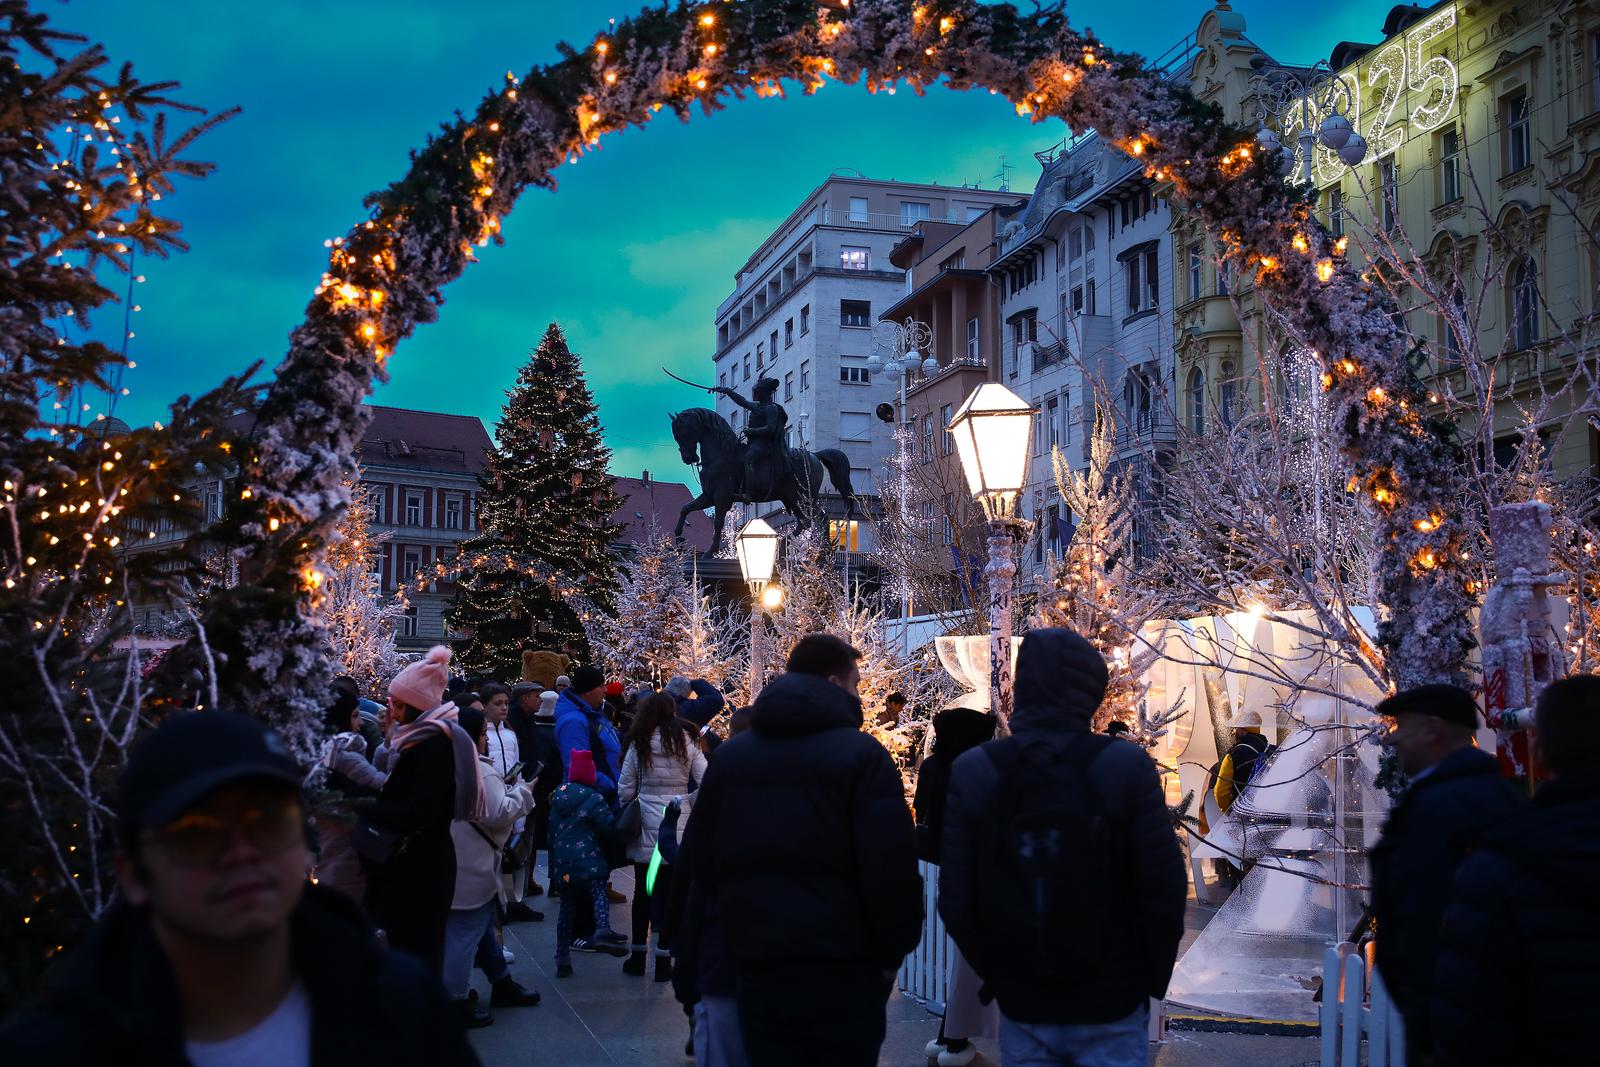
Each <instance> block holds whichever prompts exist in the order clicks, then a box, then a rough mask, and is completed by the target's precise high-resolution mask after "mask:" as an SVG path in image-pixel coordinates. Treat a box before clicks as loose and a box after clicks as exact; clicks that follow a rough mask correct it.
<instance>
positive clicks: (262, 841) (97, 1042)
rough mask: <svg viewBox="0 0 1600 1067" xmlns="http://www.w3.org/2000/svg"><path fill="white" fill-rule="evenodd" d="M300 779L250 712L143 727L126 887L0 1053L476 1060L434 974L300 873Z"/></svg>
mask: <svg viewBox="0 0 1600 1067" xmlns="http://www.w3.org/2000/svg"><path fill="white" fill-rule="evenodd" d="M301 779H302V774H301V770H300V767H299V766H298V764H296V762H295V760H294V759H293V758H292V757H291V756H290V754H289V750H288V747H287V746H286V745H285V744H284V742H283V740H282V739H281V738H280V737H279V736H278V735H277V734H275V733H273V732H272V731H270V730H268V729H267V728H266V727H265V726H263V725H262V724H261V723H259V722H257V721H256V720H254V719H252V718H249V717H248V716H245V715H240V714H236V713H233V712H228V711H200V712H187V713H183V714H179V715H176V716H174V717H172V718H170V719H168V720H167V721H166V722H165V723H163V724H162V725H161V726H160V727H158V728H157V729H156V730H155V731H153V732H152V733H151V734H149V735H148V736H147V737H146V738H144V739H143V741H141V742H140V743H139V744H138V745H137V746H136V747H135V749H134V752H133V756H132V758H131V759H130V760H129V762H128V766H127V769H126V771H125V772H124V774H123V777H122V782H121V790H120V798H119V801H118V805H117V836H118V849H119V851H118V855H117V860H116V871H117V880H118V882H119V884H120V886H121V889H122V893H121V895H120V897H119V899H118V900H117V902H116V903H115V904H113V905H112V907H111V908H110V910H109V911H108V912H107V913H106V914H105V915H104V916H103V917H102V918H101V920H100V922H99V923H97V924H96V925H95V927H94V929H93V931H92V932H91V933H90V935H89V937H88V939H87V940H86V941H85V943H84V944H83V945H82V946H80V947H79V948H78V949H77V950H76V951H75V952H74V953H73V954H72V956H71V958H70V959H68V960H67V961H66V962H65V963H64V964H63V965H62V966H61V967H60V968H58V969H57V970H56V971H54V972H52V973H51V975H50V976H49V977H48V978H47V980H46V986H45V988H44V990H43V991H42V992H41V993H40V995H39V997H38V999H37V1000H36V1002H35V1003H34V1004H33V1005H32V1006H31V1008H30V1009H29V1010H27V1011H25V1012H24V1013H23V1014H21V1015H19V1016H17V1017H16V1018H15V1019H13V1020H12V1021H11V1023H10V1024H8V1025H7V1026H6V1027H5V1028H4V1029H3V1030H0V1063H6V1064H17V1065H19V1067H20V1065H22V1064H79V1063H104V1064H109V1063H123V1062H138V1063H143V1064H193V1065H196V1067H205V1065H209V1064H215V1063H228V1064H262V1065H266V1064H312V1063H319V1064H320V1063H382V1064H384V1067H411V1065H416V1067H422V1065H425V1064H428V1065H432V1064H476V1063H477V1062H478V1060H477V1057H476V1056H475V1055H474V1054H473V1052H472V1050H471V1048H470V1047H469V1046H468V1045H467V1043H466V1039H465V1037H464V1036H463V1033H462V1029H461V1027H460V1025H459V1023H458V1022H457V1021H456V1018H455V1016H454V1014H453V1013H452V1012H451V1011H450V1006H449V1002H448V1000H447V998H446V997H445V995H444V990H443V988H442V987H441V985H440V983H439V977H438V975H437V974H435V973H432V972H430V971H428V970H427V969H426V968H425V967H424V966H423V965H422V964H421V963H419V962H418V961H417V960H415V959H412V958H411V957H408V956H404V955H401V954H398V953H393V952H386V951H384V949H383V948H382V946H381V945H380V944H379V943H378V941H377V939H376V938H375V937H374V936H373V932H372V929H371V927H370V926H368V925H367V923H366V921H365V919H364V918H363V916H362V915H361V912H360V910H359V909H358V908H357V907H356V906H355V905H354V904H352V903H351V902H349V901H348V900H346V899H345V898H344V897H342V896H341V895H340V894H338V893H335V892H333V891H332V890H329V889H325V888H323V887H321V886H317V885H312V884H309V883H308V881H307V879H306V872H307V870H308V869H309V867H310V865H311V854H310V849H309V847H308V842H307V840H306V809H305V803H304V800H303V798H302V796H301V791H300V782H301ZM353 1006H358V1009H357V1010H352V1009H353Z"/></svg>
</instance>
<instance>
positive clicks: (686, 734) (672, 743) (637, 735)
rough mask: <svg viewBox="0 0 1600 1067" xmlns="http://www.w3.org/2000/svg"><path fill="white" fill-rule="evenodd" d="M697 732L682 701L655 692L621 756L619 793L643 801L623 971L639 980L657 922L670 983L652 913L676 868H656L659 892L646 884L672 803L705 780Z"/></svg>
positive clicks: (632, 854) (660, 977)
mask: <svg viewBox="0 0 1600 1067" xmlns="http://www.w3.org/2000/svg"><path fill="white" fill-rule="evenodd" d="M696 732H697V731H696V730H695V729H694V727H693V725H692V724H690V723H688V722H685V721H684V720H683V719H680V718H679V717H678V704H677V701H675V700H673V699H672V698H671V697H670V696H667V695H666V694H665V693H652V694H651V695H649V696H647V697H645V698H644V699H643V700H641V701H639V705H638V709H637V710H636V711H635V713H634V719H633V727H632V729H630V730H629V731H628V737H627V741H626V742H625V748H626V750H627V754H626V755H624V756H623V758H622V772H621V773H622V781H621V782H620V783H619V785H618V789H617V799H618V800H619V801H620V802H621V803H623V804H627V803H628V802H629V801H631V800H633V799H634V798H638V800H639V836H638V837H637V838H636V839H635V840H634V841H633V843H632V844H630V845H629V846H628V858H629V859H631V860H633V944H632V951H631V952H630V953H629V955H628V958H627V959H626V960H624V961H623V964H622V970H623V971H624V973H626V974H631V975H636V976H642V975H643V974H644V971H645V958H646V953H647V951H648V949H649V935H650V927H651V925H652V919H653V920H654V923H653V925H654V926H655V928H656V950H655V957H656V966H655V978H656V981H658V982H666V981H669V980H671V978H672V956H671V951H670V948H669V946H668V945H666V944H665V943H663V941H662V937H661V917H660V915H659V914H657V915H652V911H653V910H659V908H658V907H657V904H658V902H664V901H665V900H666V894H667V888H666V887H667V885H668V884H669V883H670V881H671V867H670V865H668V864H662V865H661V866H660V867H659V868H658V869H657V871H656V880H655V886H654V889H655V892H654V893H651V892H650V890H649V887H648V885H647V883H648V881H649V874H650V856H651V853H653V852H654V851H655V848H656V839H657V836H658V835H659V834H660V832H661V820H662V817H663V816H664V815H665V814H666V810H667V805H668V804H670V803H672V801H673V800H674V799H676V798H680V797H686V796H687V795H688V794H690V793H691V792H693V790H695V789H697V788H699V784H700V781H701V780H702V779H703V778H704V777H705V774H706V757H705V755H704V753H702V752H701V751H700V745H699V744H698V743H697V739H696V736H695V735H696ZM683 808H684V812H685V817H684V818H683V819H680V820H679V825H678V829H677V831H676V832H677V833H678V834H680V835H681V834H682V830H683V826H684V824H685V823H687V821H688V820H687V810H688V804H687V802H685V803H684V804H683Z"/></svg>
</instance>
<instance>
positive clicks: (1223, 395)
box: [1217, 359, 1238, 429]
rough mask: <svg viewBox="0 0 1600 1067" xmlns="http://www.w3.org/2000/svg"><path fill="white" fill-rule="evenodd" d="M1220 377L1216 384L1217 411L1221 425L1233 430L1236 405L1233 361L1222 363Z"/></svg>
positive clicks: (1236, 395) (1236, 394)
mask: <svg viewBox="0 0 1600 1067" xmlns="http://www.w3.org/2000/svg"><path fill="white" fill-rule="evenodd" d="M1221 371H1222V377H1221V379H1219V381H1218V382H1217V410H1218V414H1219V415H1220V416H1221V417H1222V425H1224V426H1226V427H1228V428H1229V429H1232V428H1233V414H1234V408H1235V407H1236V406H1237V404H1238V382H1237V380H1236V379H1235V378H1234V372H1233V361H1232V360H1227V359H1225V360H1223V361H1222V368H1221Z"/></svg>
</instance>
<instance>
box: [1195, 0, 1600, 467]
mask: <svg viewBox="0 0 1600 1067" xmlns="http://www.w3.org/2000/svg"><path fill="white" fill-rule="evenodd" d="M1244 30H1245V25H1244V18H1243V17H1242V16H1241V15H1240V14H1239V13H1238V12H1236V11H1233V10H1231V8H1230V7H1229V5H1228V4H1227V3H1226V2H1223V3H1219V4H1218V5H1217V7H1216V9H1215V10H1213V11H1210V12H1208V13H1207V14H1206V15H1205V17H1204V18H1203V19H1202V20H1201V22H1200V26H1199V29H1198V30H1197V32H1196V45H1197V48H1198V51H1197V54H1196V58H1195V59H1194V61H1193V64H1192V66H1191V67H1190V73H1189V80H1190V84H1191V87H1192V89H1193V91H1194V92H1195V94H1196V95H1197V96H1199V97H1200V99H1202V100H1205V101H1209V102H1214V103H1216V104H1217V105H1218V106H1219V107H1220V108H1221V109H1222V111H1223V113H1224V115H1225V116H1226V117H1227V118H1228V119H1229V120H1231V121H1233V122H1237V123H1239V124H1241V125H1245V126H1247V127H1250V128H1256V127H1258V126H1262V125H1263V121H1262V119H1263V115H1264V116H1265V120H1266V121H1265V126H1266V127H1268V128H1270V129H1272V130H1273V131H1274V133H1275V134H1276V135H1277V136H1278V138H1279V140H1281V142H1282V143H1283V144H1284V145H1286V146H1288V147H1287V148H1286V149H1285V150H1284V151H1285V152H1289V151H1293V153H1294V157H1295V159H1294V170H1295V173H1296V175H1297V177H1298V176H1299V175H1300V174H1302V173H1303V171H1304V170H1305V169H1309V171H1310V182H1309V193H1310V195H1311V196H1312V197H1313V198H1314V203H1315V205H1316V210H1317V214H1318V216H1319V217H1320V218H1321V219H1322V221H1323V222H1324V223H1325V224H1326V225H1328V226H1329V227H1330V228H1331V229H1333V230H1334V231H1335V232H1340V233H1344V234H1345V235H1347V236H1348V237H1349V255H1350V256H1351V258H1352V259H1353V260H1354V261H1356V262H1365V263H1367V264H1368V265H1369V269H1371V270H1373V272H1374V276H1375V277H1376V278H1378V279H1379V280H1386V282H1387V284H1388V285H1389V286H1390V288H1391V291H1393V292H1395V293H1396V295H1397V297H1398V298H1399V301H1400V303H1401V305H1402V306H1403V307H1404V308H1405V309H1406V324H1407V326H1408V328H1409V330H1410V331H1411V333H1412V335H1413V337H1414V338H1415V340H1416V342H1417V344H1418V350H1417V353H1416V356H1415V357H1414V360H1413V362H1414V365H1415V366H1416V367H1417V370H1418V372H1419V373H1421V374H1423V375H1424V376H1428V377H1430V379H1431V380H1432V382H1433V383H1434V388H1435V391H1436V394H1439V395H1441V402H1442V403H1447V404H1449V403H1450V398H1452V397H1453V398H1454V399H1455V401H1457V403H1454V404H1450V407H1451V411H1452V413H1453V414H1455V415H1456V416H1457V418H1458V419H1460V420H1461V421H1462V424H1463V429H1464V431H1465V432H1467V433H1468V434H1474V433H1478V430H1476V429H1474V424H1475V423H1477V422H1478V421H1480V420H1477V419H1475V418H1474V417H1473V416H1472V414H1471V412H1472V411H1473V410H1474V405H1473V401H1472V392H1473V390H1472V386H1471V383H1470V381H1469V375H1468V373H1467V370H1466V369H1465V368H1466V367H1468V366H1469V365H1472V364H1474V363H1476V365H1477V366H1478V367H1480V368H1483V369H1485V370H1486V371H1487V373H1488V375H1489V377H1490V378H1492V379H1493V381H1494V382H1495V389H1494V398H1495V399H1494V411H1495V415H1494V426H1493V427H1491V428H1487V429H1485V430H1483V432H1481V433H1479V434H1478V444H1479V447H1480V448H1481V449H1482V450H1483V452H1485V453H1486V452H1487V450H1488V449H1489V448H1490V447H1493V449H1494V451H1495V452H1496V453H1501V454H1506V453H1507V452H1508V449H1509V446H1511V445H1512V444H1513V443H1514V442H1515V441H1516V440H1517V439H1518V438H1517V434H1516V431H1517V430H1518V429H1519V428H1520V427H1521V426H1523V425H1524V424H1526V423H1530V422H1531V423H1532V424H1534V425H1535V426H1537V428H1538V430H1539V433H1540V436H1541V437H1542V438H1543V439H1544V440H1545V441H1546V443H1547V445H1548V446H1549V449H1550V452H1551V457H1550V459H1551V462H1552V464H1553V467H1554V471H1555V473H1556V475H1557V476H1558V477H1571V476H1575V475H1581V474H1593V473H1594V472H1595V471H1596V469H1597V466H1600V434H1597V433H1596V432H1595V430H1594V429H1592V428H1591V426H1592V425H1600V423H1594V424H1591V423H1590V422H1588V421H1586V420H1583V419H1575V418H1574V417H1573V416H1574V414H1575V413H1580V414H1581V413H1583V409H1584V408H1585V406H1586V405H1587V404H1588V401H1589V390H1588V388H1587V387H1586V386H1583V385H1581V384H1577V385H1574V384H1572V383H1573V382H1574V379H1575V378H1576V377H1577V376H1576V375H1575V372H1574V368H1575V367H1576V366H1577V365H1578V364H1579V362H1580V361H1586V362H1588V363H1591V364H1592V363H1593V360H1594V356H1595V353H1596V348H1597V340H1600V331H1597V330H1596V322H1597V321H1600V318H1597V312H1600V300H1597V292H1600V242H1597V240H1596V234H1597V232H1600V2H1596V0H1520V2H1513V0H1499V2H1472V0H1466V2H1453V0H1452V2H1446V3H1439V4H1434V5H1432V6H1428V7H1421V6H1415V5H1402V6H1398V7H1395V8H1393V9H1392V10H1390V12H1389V13H1388V17H1387V18H1386V19H1385V20H1384V22H1383V25H1382V35H1383V37H1382V40H1381V41H1379V42H1378V43H1376V44H1371V45H1368V44H1354V43H1350V42H1344V43H1340V44H1338V45H1337V46H1335V47H1333V48H1332V49H1331V50H1330V53H1329V55H1328V57H1327V58H1326V60H1324V61H1323V62H1324V64H1325V68H1324V70H1323V71H1321V72H1320V73H1323V74H1325V75H1326V77H1327V78H1328V79H1329V81H1328V82H1325V83H1324V85H1325V89H1324V90H1323V91H1322V92H1321V93H1318V94H1313V96H1316V97H1320V98H1321V99H1320V100H1319V101H1318V102H1316V103H1313V104H1312V105H1311V106H1309V107H1304V108H1303V107H1302V106H1301V105H1300V104H1299V103H1298V102H1297V100H1298V96H1299V94H1295V93H1290V94H1288V95H1289V99H1288V101H1287V102H1286V101H1285V100H1283V99H1282V98H1281V95H1280V97H1279V98H1274V95H1273V90H1274V87H1278V86H1284V85H1286V84H1287V83H1288V82H1289V80H1290V79H1297V80H1299V81H1301V82H1305V81H1308V80H1315V76H1316V74H1317V73H1319V72H1317V71H1313V70H1312V68H1311V67H1309V66H1301V67H1297V66H1293V65H1283V64H1280V63H1279V61H1277V60H1275V59H1274V58H1273V57H1270V56H1267V55H1266V54H1265V53H1264V52H1262V51H1261V49H1260V48H1258V47H1257V46H1256V45H1255V44H1254V43H1252V42H1251V41H1250V40H1249V39H1248V38H1247V37H1246V36H1245V33H1244ZM1291 88H1292V86H1291ZM1329 95H1331V96H1332V97H1333V98H1335V99H1336V100H1337V101H1338V108H1337V110H1341V111H1343V112H1344V113H1345V114H1346V116H1347V117H1348V119H1349V121H1350V123H1351V125H1352V126H1353V128H1354V130H1355V131H1356V132H1357V133H1358V134H1359V135H1360V138H1363V139H1364V140H1365V142H1366V150H1365V153H1364V157H1362V158H1360V161H1359V162H1357V163H1356V164H1355V165H1354V166H1350V165H1346V163H1345V162H1343V161H1342V160H1341V159H1340V158H1339V156H1338V154H1336V153H1335V152H1334V151H1332V150H1330V149H1328V148H1325V147H1323V146H1322V145H1321V144H1317V145H1316V146H1315V147H1314V149H1313V151H1312V159H1311V163H1310V166H1309V168H1305V166H1304V163H1305V161H1304V159H1303V155H1302V152H1303V149H1302V148H1301V147H1299V145H1300V144H1301V142H1300V137H1301V134H1302V131H1303V130H1304V129H1306V128H1307V120H1308V119H1309V125H1310V127H1311V128H1313V129H1320V128H1321V124H1322V122H1323V120H1324V119H1325V118H1326V116H1327V114H1328V113H1329V109H1328V107H1327V106H1326V103H1327V101H1326V98H1327V97H1328V96H1329ZM1268 147H1269V148H1270V147H1271V146H1270V142H1269V144H1268ZM1172 229H1173V233H1174V240H1173V243H1172V247H1173V258H1174V261H1175V262H1174V264H1173V274H1172V276H1173V278H1174V279H1175V289H1176V293H1175V302H1176V310H1175V322H1174V349H1175V351H1176V354H1177V365H1176V368H1175V382H1174V392H1175V393H1176V403H1175V407H1176V408H1177V410H1178V412H1179V417H1180V418H1181V419H1183V420H1184V424H1185V425H1186V426H1188V427H1190V428H1192V429H1196V430H1201V431H1204V430H1205V429H1207V428H1209V427H1211V426H1212V425H1213V420H1216V419H1226V418H1229V417H1231V413H1232V411H1233V410H1235V405H1239V404H1255V403H1260V402H1261V400H1262V393H1263V391H1264V390H1265V389H1269V388H1281V387H1284V380H1283V375H1284V367H1285V366H1286V363H1285V360H1286V357H1287V355H1288V353H1289V352H1290V351H1291V349H1292V346H1291V343H1290V342H1289V341H1288V340H1287V339H1285V338H1282V337H1279V336H1277V335H1276V333H1275V331H1274V329H1273V327H1272V325H1271V323H1270V318H1269V316H1268V315H1266V314H1264V313H1263V310H1262V309H1261V308H1260V306H1259V305H1258V304H1257V303H1256V302H1255V300H1254V299H1253V294H1252V293H1251V292H1249V291H1248V284H1247V283H1246V284H1245V285H1244V286H1243V290H1242V291H1241V292H1240V293H1238V294H1237V307H1236V306H1235V298H1234V297H1230V296H1229V295H1228V288H1229V287H1228V278H1227V277H1226V276H1225V274H1224V273H1223V272H1222V271H1220V270H1219V269H1218V266H1217V263H1216V260H1215V257H1214V248H1213V246H1212V245H1211V243H1210V241H1209V240H1208V239H1207V238H1206V236H1205V235H1204V233H1203V232H1202V231H1201V230H1200V229H1199V227H1198V226H1197V224H1195V223H1194V222H1193V221H1192V220H1190V219H1187V218H1185V217H1184V216H1182V215H1181V214H1177V215H1175V216H1174V219H1173V224H1172ZM1452 306H1453V308H1454V311H1453V313H1452V312H1451V308H1452ZM1263 364H1265V366H1263ZM1541 389H1542V390H1543V394H1544V396H1543V398H1542V399H1541ZM1551 393H1556V394H1557V395H1554V396H1550V395H1549V394H1551Z"/></svg>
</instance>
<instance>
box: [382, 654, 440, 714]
mask: <svg viewBox="0 0 1600 1067" xmlns="http://www.w3.org/2000/svg"><path fill="white" fill-rule="evenodd" d="M449 684H450V650H449V649H448V648H446V647H445V646H444V645H434V646H433V647H432V648H430V649H428V654H427V655H426V656H424V657H422V658H421V659H420V660H418V661H417V662H415V663H412V664H410V665H408V666H407V667H406V668H405V670H403V671H401V672H400V673H399V674H397V675H395V676H394V681H392V682H390V683H389V695H390V696H391V697H393V698H394V699H395V700H397V701H399V702H400V703H402V704H405V705H407V706H409V707H413V708H416V709H417V710H418V711H432V710H433V709H434V708H436V707H438V706H439V705H440V704H441V703H443V701H444V690H445V686H447V685H449Z"/></svg>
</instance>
